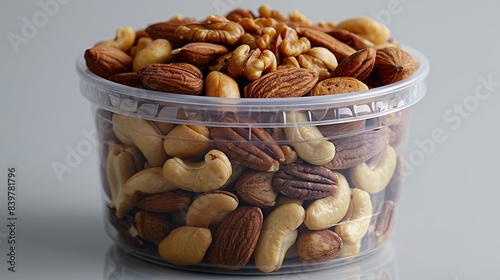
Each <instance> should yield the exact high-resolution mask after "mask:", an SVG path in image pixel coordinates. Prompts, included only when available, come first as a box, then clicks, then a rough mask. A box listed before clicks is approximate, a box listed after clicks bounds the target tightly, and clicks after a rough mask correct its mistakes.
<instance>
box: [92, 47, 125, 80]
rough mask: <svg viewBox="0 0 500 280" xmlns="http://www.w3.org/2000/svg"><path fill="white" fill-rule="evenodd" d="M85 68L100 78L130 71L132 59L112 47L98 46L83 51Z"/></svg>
mask: <svg viewBox="0 0 500 280" xmlns="http://www.w3.org/2000/svg"><path fill="white" fill-rule="evenodd" d="M84 58H85V62H86V64H87V68H88V69H89V70H90V71H91V72H92V73H94V74H96V75H97V76H99V77H102V78H105V79H107V78H109V77H110V76H113V75H115V74H118V73H125V72H130V71H132V62H133V58H132V57H131V56H130V55H128V54H127V53H126V52H124V51H121V50H119V49H117V48H114V47H109V46H104V45H99V46H95V47H93V48H91V49H88V50H86V51H85V55H84Z"/></svg>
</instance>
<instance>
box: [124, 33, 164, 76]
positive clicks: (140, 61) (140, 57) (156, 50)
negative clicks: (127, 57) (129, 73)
mask: <svg viewBox="0 0 500 280" xmlns="http://www.w3.org/2000/svg"><path fill="white" fill-rule="evenodd" d="M171 52H172V45H171V44H170V42H169V41H168V40H166V39H156V40H154V41H153V42H151V43H150V44H148V45H147V46H145V47H144V48H143V49H142V50H140V51H138V52H137V54H136V55H135V57H134V64H133V68H134V71H135V72H137V71H138V70H139V69H141V68H142V67H144V66H147V65H149V64H153V63H168V62H170V61H171V60H172V54H171Z"/></svg>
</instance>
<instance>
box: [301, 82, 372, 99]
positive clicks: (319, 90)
mask: <svg viewBox="0 0 500 280" xmlns="http://www.w3.org/2000/svg"><path fill="white" fill-rule="evenodd" d="M363 90H368V86H367V85H365V84H364V83H363V82H361V81H360V80H358V79H355V78H350V77H336V78H328V79H325V80H322V81H319V82H318V83H317V84H316V86H314V88H313V89H312V90H311V92H310V93H309V95H310V96H318V95H330V94H339V93H347V92H358V91H363Z"/></svg>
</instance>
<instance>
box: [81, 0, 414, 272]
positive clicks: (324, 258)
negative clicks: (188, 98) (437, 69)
mask: <svg viewBox="0 0 500 280" xmlns="http://www.w3.org/2000/svg"><path fill="white" fill-rule="evenodd" d="M84 57H85V62H86V65H87V67H88V69H89V70H90V71H91V72H92V73H94V74H96V75H98V76H100V77H102V78H103V79H108V80H110V81H112V82H116V83H120V84H123V85H126V86H130V87H137V88H144V89H150V90H155V91H160V92H168V93H174V94H185V95H203V96H206V97H204V98H220V97H226V98H287V97H302V96H319V95H329V94H342V93H347V92H359V91H363V90H367V89H369V88H373V87H379V86H384V85H388V84H391V83H394V82H397V81H400V80H403V79H405V78H407V77H410V76H411V75H412V74H413V73H414V71H415V70H416V67H417V64H416V62H415V61H414V59H413V58H412V57H411V55H410V54H409V53H407V52H406V51H405V50H403V49H402V48H401V47H400V46H399V45H398V44H397V43H396V42H395V41H393V40H392V39H391V38H390V32H389V30H388V28H387V27H386V26H384V25H383V24H381V23H379V22H377V21H375V20H373V19H370V18H367V17H355V18H350V19H347V20H344V21H342V22H339V23H333V22H322V23H313V22H311V21H310V20H308V19H307V18H306V17H305V16H304V15H302V14H300V13H299V12H298V11H293V12H291V13H290V15H289V16H284V15H282V14H281V13H280V12H279V11H276V10H273V9H271V8H270V7H269V6H268V5H263V6H261V7H260V8H259V10H258V14H254V13H253V12H251V11H249V10H246V9H235V10H233V11H231V12H230V13H229V14H227V15H226V16H220V15H217V16H213V15H211V16H208V17H207V18H206V19H205V20H201V21H198V20H195V19H188V18H182V17H180V16H177V17H174V18H172V19H170V20H168V21H165V22H160V23H156V24H152V25H150V26H148V27H147V28H145V29H143V30H138V31H134V30H133V29H131V28H130V27H121V28H118V29H117V32H116V38H114V39H111V40H107V41H103V42H100V43H98V44H97V45H96V46H94V47H92V48H90V49H88V50H86V52H85V55H84ZM98 111H100V112H97V113H96V117H97V118H103V117H104V121H109V122H110V123H111V124H112V131H111V132H109V131H108V132H103V131H101V135H100V138H101V139H100V140H101V143H102V145H103V147H105V148H103V156H102V157H103V158H102V160H103V162H105V164H104V166H103V173H104V175H105V180H104V182H103V183H104V185H105V190H106V193H107V194H108V195H109V201H107V202H108V203H109V204H108V205H107V206H108V208H109V210H110V215H109V219H110V221H111V224H112V225H113V226H114V227H115V229H116V230H117V232H118V233H119V234H120V238H121V239H122V240H123V241H125V242H126V243H127V244H128V245H130V246H134V247H141V248H144V249H145V250H150V254H151V255H152V256H159V257H161V258H162V259H164V260H165V261H167V262H168V263H170V264H172V265H175V266H189V265H196V264H201V263H206V264H210V265H212V266H213V267H218V268H220V269H222V270H226V271H234V270H239V269H243V268H256V269H258V270H259V271H261V272H266V273H267V272H273V271H278V270H279V269H280V268H281V267H282V266H284V264H286V263H287V262H290V261H293V260H295V261H297V262H299V263H302V264H303V265H305V266H309V265H310V266H317V265H321V264H325V263H329V262H331V261H332V260H334V259H336V258H337V259H341V258H342V259H346V260H348V259H351V258H354V257H355V256H357V255H359V254H362V253H363V250H369V249H370V247H373V246H376V245H373V244H367V242H368V241H366V242H365V243H363V240H366V239H367V238H368V237H367V236H368V235H373V236H374V237H373V239H374V240H375V241H373V242H375V243H380V242H383V241H384V240H385V239H386V238H387V235H388V234H389V233H390V227H391V225H392V222H393V219H392V215H393V209H394V206H395V204H396V202H397V191H398V189H399V188H400V186H401V181H402V180H401V177H402V174H401V172H402V171H401V170H402V164H403V163H404V160H403V157H402V156H401V155H398V150H397V146H398V145H399V143H401V139H402V138H403V137H404V135H405V133H406V125H407V121H406V120H407V116H408V114H407V113H406V111H399V112H397V113H394V114H395V115H396V116H391V119H392V120H393V121H392V123H389V125H387V126H381V127H378V128H377V129H367V128H366V127H367V126H366V123H367V122H369V121H370V119H368V120H357V121H353V122H347V123H340V124H325V125H321V126H313V125H304V123H307V122H308V120H309V118H310V116H307V115H306V114H304V113H303V112H300V111H297V112H296V113H287V114H286V115H284V116H282V117H283V118H284V120H283V122H284V123H287V124H291V125H287V126H276V127H272V128H269V127H262V128H261V127H258V126H254V125H248V124H253V123H254V122H255V121H254V120H253V119H252V118H251V117H248V118H246V117H242V116H236V115H235V114H231V113H227V114H224V115H222V116H220V122H221V123H222V124H223V125H219V126H205V125H201V124H196V125H194V124H191V123H189V122H186V123H185V124H182V123H162V122H158V121H152V120H146V119H140V118H135V117H131V116H127V115H125V114H119V113H112V112H110V111H106V110H103V109H99V110H98ZM367 233H370V234H367ZM364 247H366V248H364Z"/></svg>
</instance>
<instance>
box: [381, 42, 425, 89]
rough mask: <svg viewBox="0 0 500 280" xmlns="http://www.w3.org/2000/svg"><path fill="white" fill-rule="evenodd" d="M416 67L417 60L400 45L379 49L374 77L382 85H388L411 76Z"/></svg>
mask: <svg viewBox="0 0 500 280" xmlns="http://www.w3.org/2000/svg"><path fill="white" fill-rule="evenodd" d="M415 69H416V64H415V60H413V58H412V57H411V55H410V54H409V53H408V52H407V51H405V50H403V49H401V48H399V47H385V48H382V49H378V50H377V55H376V58H375V65H374V67H373V71H372V77H373V78H374V79H375V80H376V81H377V82H378V83H379V84H380V85H388V84H392V83H395V82H397V81H401V80H403V79H406V78H408V77H410V76H411V75H412V74H413V73H414V72H415Z"/></svg>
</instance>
